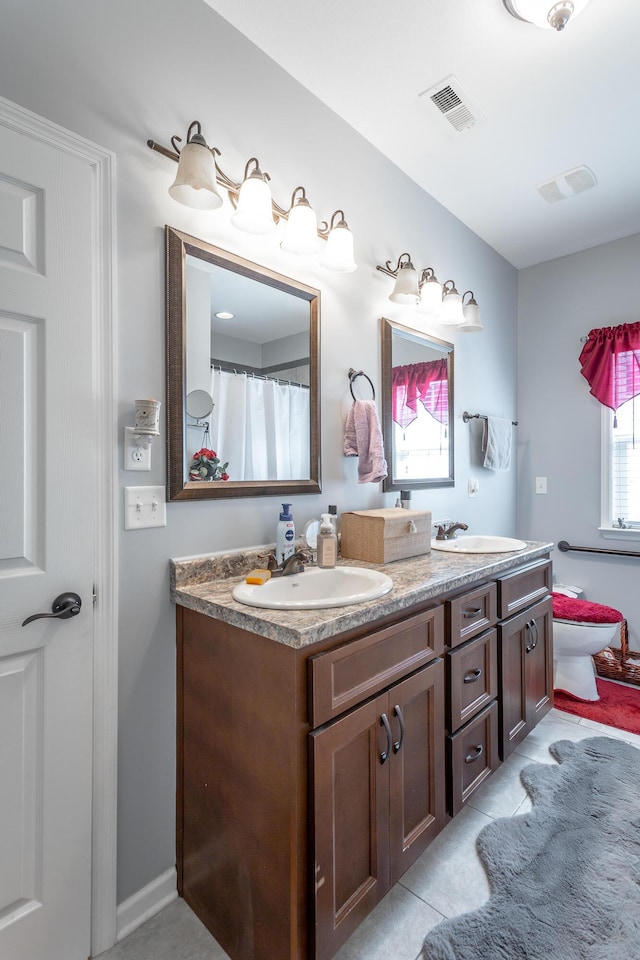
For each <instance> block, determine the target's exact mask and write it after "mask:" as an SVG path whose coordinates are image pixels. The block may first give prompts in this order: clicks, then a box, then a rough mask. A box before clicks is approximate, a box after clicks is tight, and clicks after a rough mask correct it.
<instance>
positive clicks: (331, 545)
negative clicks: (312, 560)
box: [317, 513, 338, 568]
mask: <svg viewBox="0 0 640 960" xmlns="http://www.w3.org/2000/svg"><path fill="white" fill-rule="evenodd" d="M337 559H338V538H337V537H336V535H335V533H334V532H333V525H332V523H331V517H330V516H329V514H328V513H323V514H322V516H321V518H320V533H319V534H318V560H317V563H318V566H319V567H325V568H326V567H335V565H336V561H337Z"/></svg>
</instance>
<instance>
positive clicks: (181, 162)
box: [147, 120, 357, 273]
mask: <svg viewBox="0 0 640 960" xmlns="http://www.w3.org/2000/svg"><path fill="white" fill-rule="evenodd" d="M181 143H182V138H181V137H178V136H173V137H171V146H172V148H173V149H172V150H169V149H168V148H167V147H163V146H162V145H161V144H159V143H156V141H155V140H147V146H148V147H149V148H150V149H151V150H156V151H157V152H158V153H161V154H162V155H163V156H164V157H168V159H169V160H174V161H175V162H176V163H177V164H178V171H177V173H176V177H175V180H174V181H173V183H172V184H171V186H170V187H169V194H170V196H171V197H172V198H173V199H174V200H176V201H177V202H178V203H181V204H183V205H184V206H187V207H191V208H194V209H197V210H216V209H218V208H219V207H221V206H222V197H221V196H220V193H219V191H218V185H219V186H221V187H222V188H223V189H224V190H226V192H227V195H228V197H229V200H230V202H231V205H232V206H233V208H234V213H233V215H232V217H231V222H232V224H233V225H234V227H237V228H238V229H239V230H245V231H247V232H248V233H258V234H260V233H271V232H273V230H274V229H275V227H276V226H277V224H278V222H279V221H280V220H283V221H286V227H285V234H284V237H283V239H282V243H281V247H282V249H283V250H284V251H286V252H287V253H295V254H309V253H318V252H319V251H320V250H321V249H322V248H323V247H324V250H323V252H322V256H321V257H320V259H319V263H320V265H321V266H323V267H324V268H325V269H327V270H333V271H335V272H336V273H351V272H352V271H353V270H356V269H357V264H356V262H355V259H354V256H353V235H352V233H351V231H350V229H349V227H348V225H347V222H346V220H345V216H344V213H343V211H342V210H336V211H335V212H334V213H333V214H332V216H331V218H330V220H329V223H327V222H326V221H325V220H323V221H322V222H321V223H320V224H319V225H318V223H317V220H316V215H315V213H314V211H313V209H312V207H311V204H310V203H309V201H308V199H307V195H306V191H305V189H304V187H296V188H295V190H294V191H293V194H292V196H291V205H290V206H289V207H288V208H284V207H281V206H279V205H278V204H277V203H276V201H275V200H274V199H273V198H272V196H271V188H270V187H269V179H270V178H269V174H268V173H263V172H262V170H261V169H260V164H259V162H258V159H257V157H251V159H250V160H248V161H247V163H246V166H245V170H244V179H243V180H242V182H238V183H237V182H236V181H235V180H232V179H231V178H230V177H229V176H227V174H226V173H225V172H224V171H223V170H222V169H221V168H220V166H219V165H218V161H217V159H216V157H219V156H220V151H219V150H218V148H217V147H209V146H208V145H207V142H206V140H205V138H204V137H203V135H202V129H201V125H200V121H199V120H194V121H193V122H192V123H191V124H190V125H189V129H188V131H187V142H186V143H185V145H184V146H183V147H182V149H180V146H179V145H180V144H181ZM338 215H339V217H340V219H339V220H337V222H336V219H337V216H338ZM322 241H326V243H323V242H322Z"/></svg>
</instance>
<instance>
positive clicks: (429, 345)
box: [381, 317, 454, 490]
mask: <svg viewBox="0 0 640 960" xmlns="http://www.w3.org/2000/svg"><path fill="white" fill-rule="evenodd" d="M381 328H382V430H383V434H384V447H385V457H386V460H387V466H388V470H389V473H388V476H387V478H386V480H385V481H384V489H385V490H405V489H414V490H417V489H421V488H423V487H452V486H453V484H454V457H453V453H454V448H453V417H452V415H451V414H452V412H453V344H451V343H446V342H445V341H444V340H438V339H437V338H436V337H433V336H431V335H430V334H425V333H420V332H418V331H417V330H412V329H410V328H409V327H404V326H402V325H401V324H399V323H394V322H393V321H391V320H386V319H385V318H384V317H383V318H382V320H381Z"/></svg>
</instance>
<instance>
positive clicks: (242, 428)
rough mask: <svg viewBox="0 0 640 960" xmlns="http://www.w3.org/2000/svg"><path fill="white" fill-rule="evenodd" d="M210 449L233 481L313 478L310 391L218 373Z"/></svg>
mask: <svg viewBox="0 0 640 960" xmlns="http://www.w3.org/2000/svg"><path fill="white" fill-rule="evenodd" d="M211 395H212V397H213V402H214V408H213V412H212V414H211V445H212V447H213V449H214V450H215V451H216V452H217V454H218V456H219V457H220V460H221V461H222V462H223V463H224V462H225V461H226V460H228V461H229V466H228V468H227V473H228V474H229V479H230V480H303V479H308V477H309V467H310V456H309V423H310V419H309V388H308V387H304V386H298V385H297V384H289V383H280V382H278V381H276V380H271V379H262V378H261V377H253V376H251V374H249V375H247V374H245V373H228V372H226V371H224V370H222V371H220V370H213V371H212V374H211Z"/></svg>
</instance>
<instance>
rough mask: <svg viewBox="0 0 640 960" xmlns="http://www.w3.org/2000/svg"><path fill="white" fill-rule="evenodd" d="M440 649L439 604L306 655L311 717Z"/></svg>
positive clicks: (317, 718)
mask: <svg viewBox="0 0 640 960" xmlns="http://www.w3.org/2000/svg"><path fill="white" fill-rule="evenodd" d="M443 652H444V612H443V609H442V606H437V607H432V608H431V609H430V610H425V611H423V612H422V613H418V614H415V615H414V616H412V617H407V618H406V619H405V620H402V621H401V622H400V623H395V624H393V625H392V626H390V627H385V628H384V629H383V630H376V631H375V632H373V633H369V634H367V635H366V636H364V637H361V638H360V639H359V640H352V641H351V642H349V643H345V644H343V645H342V646H340V647H336V648H335V649H333V650H328V651H327V652H326V653H320V654H318V655H317V656H315V657H311V658H310V660H309V669H310V701H311V702H310V714H311V716H310V721H311V726H312V727H317V726H320V724H322V723H326V722H327V720H331V719H332V718H333V717H337V716H338V715H339V714H341V713H343V712H344V711H345V710H348V709H350V708H351V707H354V706H356V704H358V703H360V702H361V701H363V700H366V699H367V698H368V697H371V696H373V695H374V694H375V693H378V692H379V691H380V690H383V689H384V688H385V687H388V686H389V685H390V684H392V683H395V681H396V680H399V679H400V678H401V677H406V676H407V675H408V674H410V673H412V672H413V671H414V670H417V669H418V668H419V667H422V666H424V664H425V663H428V662H429V661H430V660H433V659H435V657H439V656H441V655H442V653H443Z"/></svg>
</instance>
